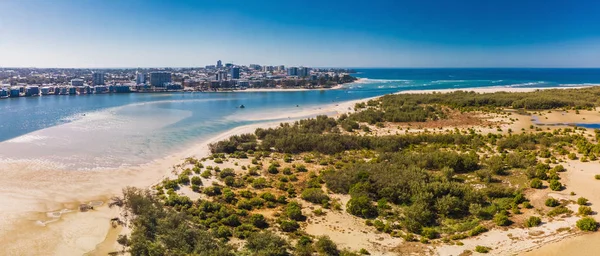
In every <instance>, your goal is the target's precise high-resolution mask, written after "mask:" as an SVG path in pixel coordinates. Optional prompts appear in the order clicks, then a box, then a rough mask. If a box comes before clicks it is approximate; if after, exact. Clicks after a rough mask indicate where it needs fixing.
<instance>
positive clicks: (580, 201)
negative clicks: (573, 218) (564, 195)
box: [577, 197, 588, 205]
mask: <svg viewBox="0 0 600 256" xmlns="http://www.w3.org/2000/svg"><path fill="white" fill-rule="evenodd" d="M587 203H588V200H587V198H585V197H580V198H577V204H578V205H587Z"/></svg>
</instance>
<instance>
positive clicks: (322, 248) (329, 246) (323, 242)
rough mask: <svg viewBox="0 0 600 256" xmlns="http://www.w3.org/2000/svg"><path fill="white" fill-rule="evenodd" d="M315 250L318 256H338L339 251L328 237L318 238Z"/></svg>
mask: <svg viewBox="0 0 600 256" xmlns="http://www.w3.org/2000/svg"><path fill="white" fill-rule="evenodd" d="M315 249H316V250H317V252H318V253H319V255H332V256H335V255H339V254H340V251H339V250H338V248H337V245H336V244H335V243H334V242H333V241H331V239H330V238H329V237H328V236H320V237H319V238H318V239H317V242H315Z"/></svg>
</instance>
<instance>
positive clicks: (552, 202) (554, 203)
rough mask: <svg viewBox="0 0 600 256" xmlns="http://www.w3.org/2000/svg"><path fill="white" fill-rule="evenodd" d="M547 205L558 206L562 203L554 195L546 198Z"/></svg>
mask: <svg viewBox="0 0 600 256" xmlns="http://www.w3.org/2000/svg"><path fill="white" fill-rule="evenodd" d="M544 204H545V205H546V206H548V207H556V206H559V205H560V202H559V201H558V200H556V199H554V198H552V197H550V198H548V199H546V202H545V203H544Z"/></svg>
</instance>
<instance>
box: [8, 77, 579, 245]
mask: <svg viewBox="0 0 600 256" xmlns="http://www.w3.org/2000/svg"><path fill="white" fill-rule="evenodd" d="M561 88H564V89H570V88H580V87H566V88H565V87H561ZM538 89H557V88H552V87H548V88H507V87H493V88H471V89H446V90H419V91H402V92H398V93H399V94H405V93H433V92H451V91H457V90H462V91H475V92H479V93H493V92H498V91H507V92H519V91H521V92H522V91H535V90H538ZM283 90H287V89H283ZM378 97H381V96H377V97H371V98H365V99H359V100H352V101H346V102H340V103H333V104H328V105H323V106H321V107H320V108H313V109H306V110H301V111H300V112H299V113H295V114H294V115H293V117H289V118H288V120H283V121H270V122H269V121H266V122H261V123H256V124H251V125H245V126H239V127H236V128H233V129H230V130H228V131H225V132H222V133H219V134H217V135H215V136H211V138H209V139H207V140H203V141H201V142H199V143H196V144H194V145H193V146H190V147H189V148H187V149H185V150H183V151H181V152H179V153H176V154H172V155H170V156H167V157H165V158H162V159H156V160H154V161H152V162H151V163H148V164H145V165H141V166H136V167H127V168H122V169H119V170H114V171H113V170H102V171H86V172H77V171H66V170H60V171H56V170H53V169H52V166H46V165H45V163H39V164H38V165H37V166H34V167H33V168H32V167H31V166H28V165H29V164H31V163H19V162H16V163H10V164H8V165H7V166H4V167H0V171H2V168H6V170H7V171H9V169H11V170H10V172H9V173H8V175H5V179H4V180H3V181H0V187H2V189H0V193H1V194H2V197H0V198H2V199H0V203H1V204H0V205H2V206H0V207H2V209H1V210H2V212H8V213H10V214H7V216H5V217H3V218H2V219H1V220H0V240H1V241H2V243H0V244H2V245H3V249H0V251H2V252H4V254H59V255H81V254H86V253H89V252H92V251H95V250H96V249H97V246H98V245H100V244H101V243H103V241H105V240H106V239H107V235H109V234H110V231H111V227H110V225H109V220H110V218H112V217H115V216H117V213H116V212H115V210H114V209H109V208H108V207H106V202H108V200H109V199H110V197H111V196H114V195H119V194H120V191H121V189H122V188H124V187H126V186H136V187H150V186H152V185H154V184H156V183H157V182H160V180H162V179H163V178H165V177H168V176H169V175H170V170H171V168H172V166H174V165H177V164H180V163H181V162H182V161H183V160H184V159H185V158H186V157H191V156H194V157H198V158H201V157H205V156H207V155H209V154H210V151H209V150H208V145H209V144H210V143H214V142H217V141H220V140H223V139H226V138H229V137H230V136H233V135H238V134H243V133H253V132H254V130H255V129H256V128H269V127H275V126H278V125H279V124H280V123H285V122H291V121H295V120H298V119H301V118H306V117H308V116H314V115H319V114H332V113H335V114H336V115H340V114H343V113H347V112H351V111H353V106H354V104H356V103H358V102H365V101H368V100H371V99H375V98H378ZM280 118H281V117H280ZM283 118H285V117H283ZM15 170H17V171H15ZM7 171H5V172H3V173H4V174H6V173H7ZM18 179H21V180H22V181H18ZM11 199H12V200H11ZM23 200H25V201H26V202H27V203H26V204H24V205H25V208H21V209H18V207H21V206H22V205H20V204H22V202H23ZM94 200H101V201H104V202H105V204H104V206H101V207H98V208H97V209H95V210H93V211H90V212H85V213H82V212H79V211H78V209H77V207H78V205H79V204H80V203H86V202H90V201H94ZM62 209H71V212H70V213H66V214H62V216H60V217H59V218H51V217H48V216H47V215H48V213H51V212H56V211H60V210H62ZM41 219H46V220H50V221H52V222H51V223H48V224H47V225H45V226H42V225H39V224H36V223H35V222H36V221H37V220H41ZM7 220H8V221H7ZM577 237H591V236H577ZM589 239H591V238H589ZM571 240H573V239H566V238H565V239H561V240H560V241H571ZM31 241H35V243H33V244H32V243H31ZM548 244H558V243H557V241H550V242H549V243H548ZM545 245H546V244H545ZM92 254H93V253H92Z"/></svg>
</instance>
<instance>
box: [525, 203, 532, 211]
mask: <svg viewBox="0 0 600 256" xmlns="http://www.w3.org/2000/svg"><path fill="white" fill-rule="evenodd" d="M523 207H525V208H527V209H531V208H533V205H531V203H530V202H523Z"/></svg>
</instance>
